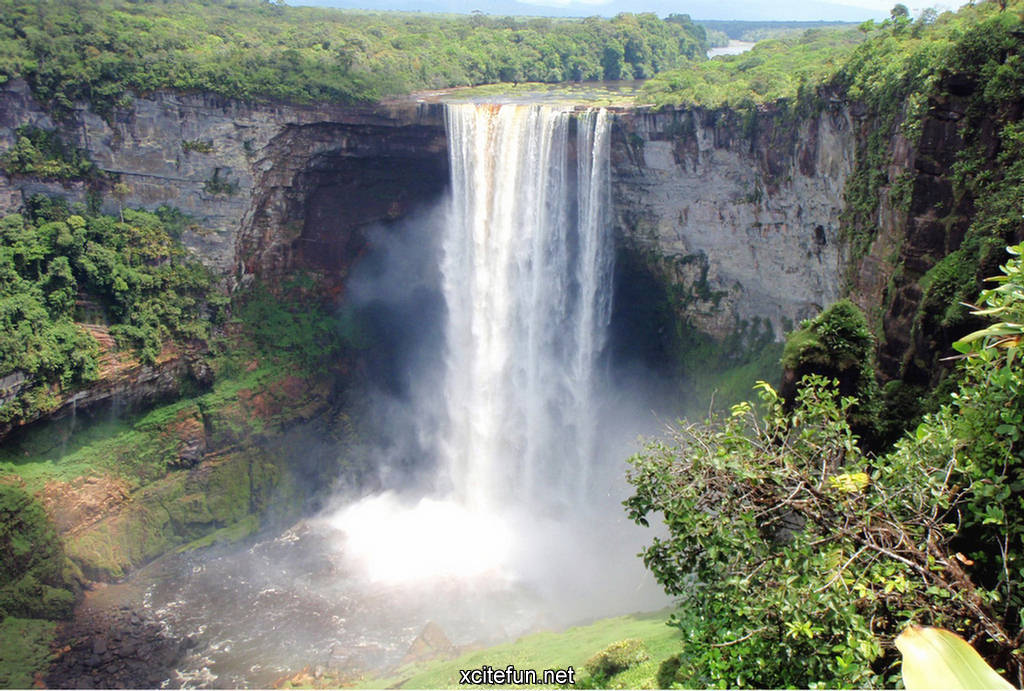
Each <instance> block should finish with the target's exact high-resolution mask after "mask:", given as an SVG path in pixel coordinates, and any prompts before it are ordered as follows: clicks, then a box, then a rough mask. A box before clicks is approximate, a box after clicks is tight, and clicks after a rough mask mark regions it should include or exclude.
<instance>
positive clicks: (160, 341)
mask: <svg viewBox="0 0 1024 691" xmlns="http://www.w3.org/2000/svg"><path fill="white" fill-rule="evenodd" d="M28 206H29V208H28V210H27V214H26V215H20V214H13V215H9V216H6V217H4V218H3V219H0V422H9V421H13V420H18V419H21V418H29V417H32V416H34V415H35V414H37V413H39V412H47V411H49V410H52V409H53V408H54V407H55V406H57V405H58V404H59V402H60V400H61V399H62V395H63V394H66V393H67V392H69V391H73V390H75V389H76V388H78V387H81V386H84V385H87V384H89V383H90V382H92V381H95V380H96V378H97V377H98V376H99V368H100V349H99V345H98V343H97V341H96V339H95V338H94V337H93V336H92V335H91V334H90V333H89V331H88V330H87V329H86V328H85V326H84V325H83V322H87V323H90V324H94V325H99V326H101V327H102V328H104V329H106V328H108V327H109V332H110V334H111V336H112V337H113V338H114V339H116V341H117V342H118V343H119V344H120V345H121V346H122V347H125V348H131V349H133V350H134V351H135V352H136V353H137V354H138V356H139V358H140V359H141V360H142V361H143V362H144V363H153V362H154V361H155V360H156V358H157V357H158V356H159V355H160V353H161V350H162V349H163V346H164V344H165V343H167V342H169V341H170V340H172V339H173V340H178V341H184V340H188V339H204V338H206V337H207V336H208V331H209V320H208V317H209V316H210V315H209V312H208V310H209V308H210V307H211V305H212V304H214V303H216V302H217V300H216V299H213V298H212V296H211V294H210V287H211V276H210V275H209V273H208V272H207V271H206V270H205V269H204V268H203V267H202V266H201V265H200V264H199V263H198V262H196V261H195V260H193V259H191V258H189V257H187V256H186V253H185V250H184V248H183V246H182V245H181V244H180V243H179V242H178V241H177V240H175V239H174V238H172V237H171V235H170V234H169V232H168V228H167V226H166V224H165V222H164V220H163V218H162V216H161V214H154V213H148V212H143V211H132V210H127V209H126V210H125V211H124V212H123V214H122V218H121V219H118V218H114V217H111V216H103V215H99V214H89V213H88V212H86V211H85V210H84V209H83V210H79V211H81V213H80V214H79V213H70V211H69V209H68V207H67V205H66V203H63V202H62V201H59V200H58V201H56V202H54V201H51V200H48V199H45V198H42V197H38V198H34V199H33V200H32V201H31V202H30V204H29V205H28Z"/></svg>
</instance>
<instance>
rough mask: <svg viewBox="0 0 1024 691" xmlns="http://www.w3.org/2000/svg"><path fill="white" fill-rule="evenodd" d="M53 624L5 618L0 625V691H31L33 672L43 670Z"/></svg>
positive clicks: (46, 662)
mask: <svg viewBox="0 0 1024 691" xmlns="http://www.w3.org/2000/svg"><path fill="white" fill-rule="evenodd" d="M56 629H57V624H56V622H52V621H46V620H44V619H18V618H15V617H6V618H4V620H3V621H0V688H3V689H27V688H32V685H33V682H34V681H35V680H34V675H35V674H36V672H39V671H43V670H45V669H46V667H47V665H48V664H49V662H50V657H51V655H52V653H51V652H50V643H51V642H52V641H53V636H54V633H55V632H56Z"/></svg>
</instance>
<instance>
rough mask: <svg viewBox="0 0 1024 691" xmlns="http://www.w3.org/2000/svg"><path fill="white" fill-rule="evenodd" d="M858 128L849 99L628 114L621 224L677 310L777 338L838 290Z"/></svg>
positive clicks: (617, 143) (622, 147)
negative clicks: (826, 107)
mask: <svg viewBox="0 0 1024 691" xmlns="http://www.w3.org/2000/svg"><path fill="white" fill-rule="evenodd" d="M855 136H856V133H855V131H854V128H853V127H852V123H851V119H850V116H849V113H848V112H847V111H846V110H845V109H844V108H836V109H833V110H831V111H826V112H824V113H822V114H820V115H817V116H814V117H811V118H808V119H804V120H802V121H798V122H786V121H785V120H784V118H783V117H782V116H780V115H778V114H773V113H770V112H769V113H758V114H757V116H756V117H752V118H750V119H748V120H747V121H745V122H743V121H741V120H740V118H739V117H738V116H736V115H735V114H731V113H728V112H712V111H704V110H689V111H674V112H671V111H670V112H659V113H647V112H643V111H640V112H634V113H624V114H622V115H621V116H620V117H619V119H618V122H617V126H616V129H615V132H614V139H613V142H614V144H613V152H612V155H613V194H614V207H615V213H616V225H617V232H618V233H619V235H620V237H621V238H622V240H623V241H624V242H625V243H626V244H627V245H628V246H631V247H632V248H633V249H635V250H636V251H637V252H639V253H640V254H641V256H642V257H643V258H644V262H645V263H647V264H648V265H650V266H652V267H654V269H655V270H656V272H657V273H658V274H660V277H661V279H662V280H663V281H664V282H666V283H667V284H669V285H672V286H673V291H672V292H673V293H674V303H675V304H674V305H673V307H674V310H675V311H676V312H677V314H678V316H679V318H681V319H684V320H686V321H688V322H689V323H690V324H691V325H692V326H694V327H696V328H697V329H699V330H701V331H703V332H705V333H707V334H709V335H712V336H714V337H716V338H722V337H724V336H726V335H728V334H730V333H732V332H734V331H735V330H736V329H738V328H740V327H741V326H742V325H744V324H746V325H747V326H748V327H749V326H750V325H753V324H757V323H760V328H761V329H762V330H763V329H764V327H765V326H766V323H767V324H768V325H770V327H771V330H772V332H773V334H774V337H775V338H776V339H780V338H781V337H782V336H783V334H784V333H785V331H786V330H788V329H790V328H792V325H793V324H794V323H796V322H798V321H799V320H800V319H803V318H806V317H809V316H813V315H814V314H816V313H817V312H818V311H820V310H821V308H822V307H824V306H826V305H828V304H829V303H831V302H834V301H835V300H836V299H838V298H839V297H840V292H841V288H842V281H841V277H842V274H843V268H844V257H845V253H844V250H843V247H842V243H841V242H840V237H839V225H840V214H841V212H842V210H843V188H844V186H845V184H846V179H847V177H848V176H849V175H850V173H851V171H852V168H853V161H854V152H855Z"/></svg>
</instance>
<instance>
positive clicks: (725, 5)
mask: <svg viewBox="0 0 1024 691" xmlns="http://www.w3.org/2000/svg"><path fill="white" fill-rule="evenodd" d="M288 4H291V5H316V6H319V7H344V8H360V9H371V10H406V11H411V12H456V13H462V14H469V13H471V12H474V11H479V12H483V13H484V14H492V15H521V16H545V17H582V16H593V15H600V16H603V17H611V16H614V15H616V14H618V13H620V12H655V13H657V14H658V15H661V16H667V15H669V14H689V15H690V16H691V17H693V18H694V19H698V20H701V21H703V20H738V21H750V22H766V21H802V22H816V21H825V22H863V21H864V20H866V19H883V18H885V17H886V16H888V13H887V12H878V11H874V10H869V9H864V8H861V7H849V6H847V5H840V4H836V3H831V2H817V1H816V0H807V1H806V2H801V1H799V0H642V1H641V2H637V0H608V2H604V3H601V2H600V0H588V1H582V0H580V1H576V2H572V1H568V2H567V1H566V0H534V2H521V1H520V0H289V3H288Z"/></svg>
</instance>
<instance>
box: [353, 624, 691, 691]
mask: <svg viewBox="0 0 1024 691" xmlns="http://www.w3.org/2000/svg"><path fill="white" fill-rule="evenodd" d="M666 617H667V612H665V611H661V612H651V613H646V614H630V615H627V616H623V617H615V618H612V619H601V620H599V621H596V622H594V623H593V624H588V625H586V626H578V627H575V628H571V629H568V630H567V631H563V632H560V633H554V632H542V633H534V634H530V635H528V636H523V637H522V638H520V639H518V640H516V641H514V642H512V643H504V644H502V645H497V646H494V647H491V648H484V649H483V650H474V651H472V652H468V653H465V654H463V655H460V656H459V657H457V658H455V659H452V660H433V661H430V662H424V663H418V664H413V665H408V666H405V667H402V668H400V669H398V670H396V671H395V672H394V673H393V674H390V675H388V676H386V677H377V678H373V679H366V680H364V681H363V682H362V683H360V684H359V686H360V688H377V689H385V688H406V689H443V688H454V687H457V686H458V684H459V670H461V669H476V668H480V667H482V666H484V665H490V666H491V667H493V668H495V669H498V668H505V667H507V666H508V665H513V666H515V668H516V669H535V670H537V671H538V674H540V672H541V671H542V670H545V669H565V668H567V667H573V668H574V669H575V670H576V679H577V686H578V685H580V684H579V682H580V681H581V680H582V681H583V682H584V685H585V683H586V680H585V679H583V677H585V676H586V674H585V672H584V664H585V663H586V661H587V660H588V659H589V658H590V657H591V656H593V655H594V654H595V653H597V652H599V651H600V650H602V649H604V648H606V647H607V646H608V645H610V644H611V643H614V642H616V641H621V640H624V639H627V638H638V639H640V640H642V641H643V642H644V644H645V645H646V647H647V652H648V653H649V655H650V660H648V661H647V662H644V663H642V664H640V665H637V666H635V667H633V668H631V669H627V670H626V671H624V672H621V673H619V674H617V675H615V676H614V677H612V678H611V679H610V680H608V684H607V685H608V687H609V688H633V689H643V688H655V687H656V686H657V684H656V682H655V676H656V674H657V672H658V665H659V664H660V663H661V661H662V660H664V659H665V658H667V657H669V656H670V655H674V654H675V653H678V652H679V650H680V647H681V637H680V632H679V630H678V629H675V628H670V627H669V626H667V625H666V623H665V619H666Z"/></svg>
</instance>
